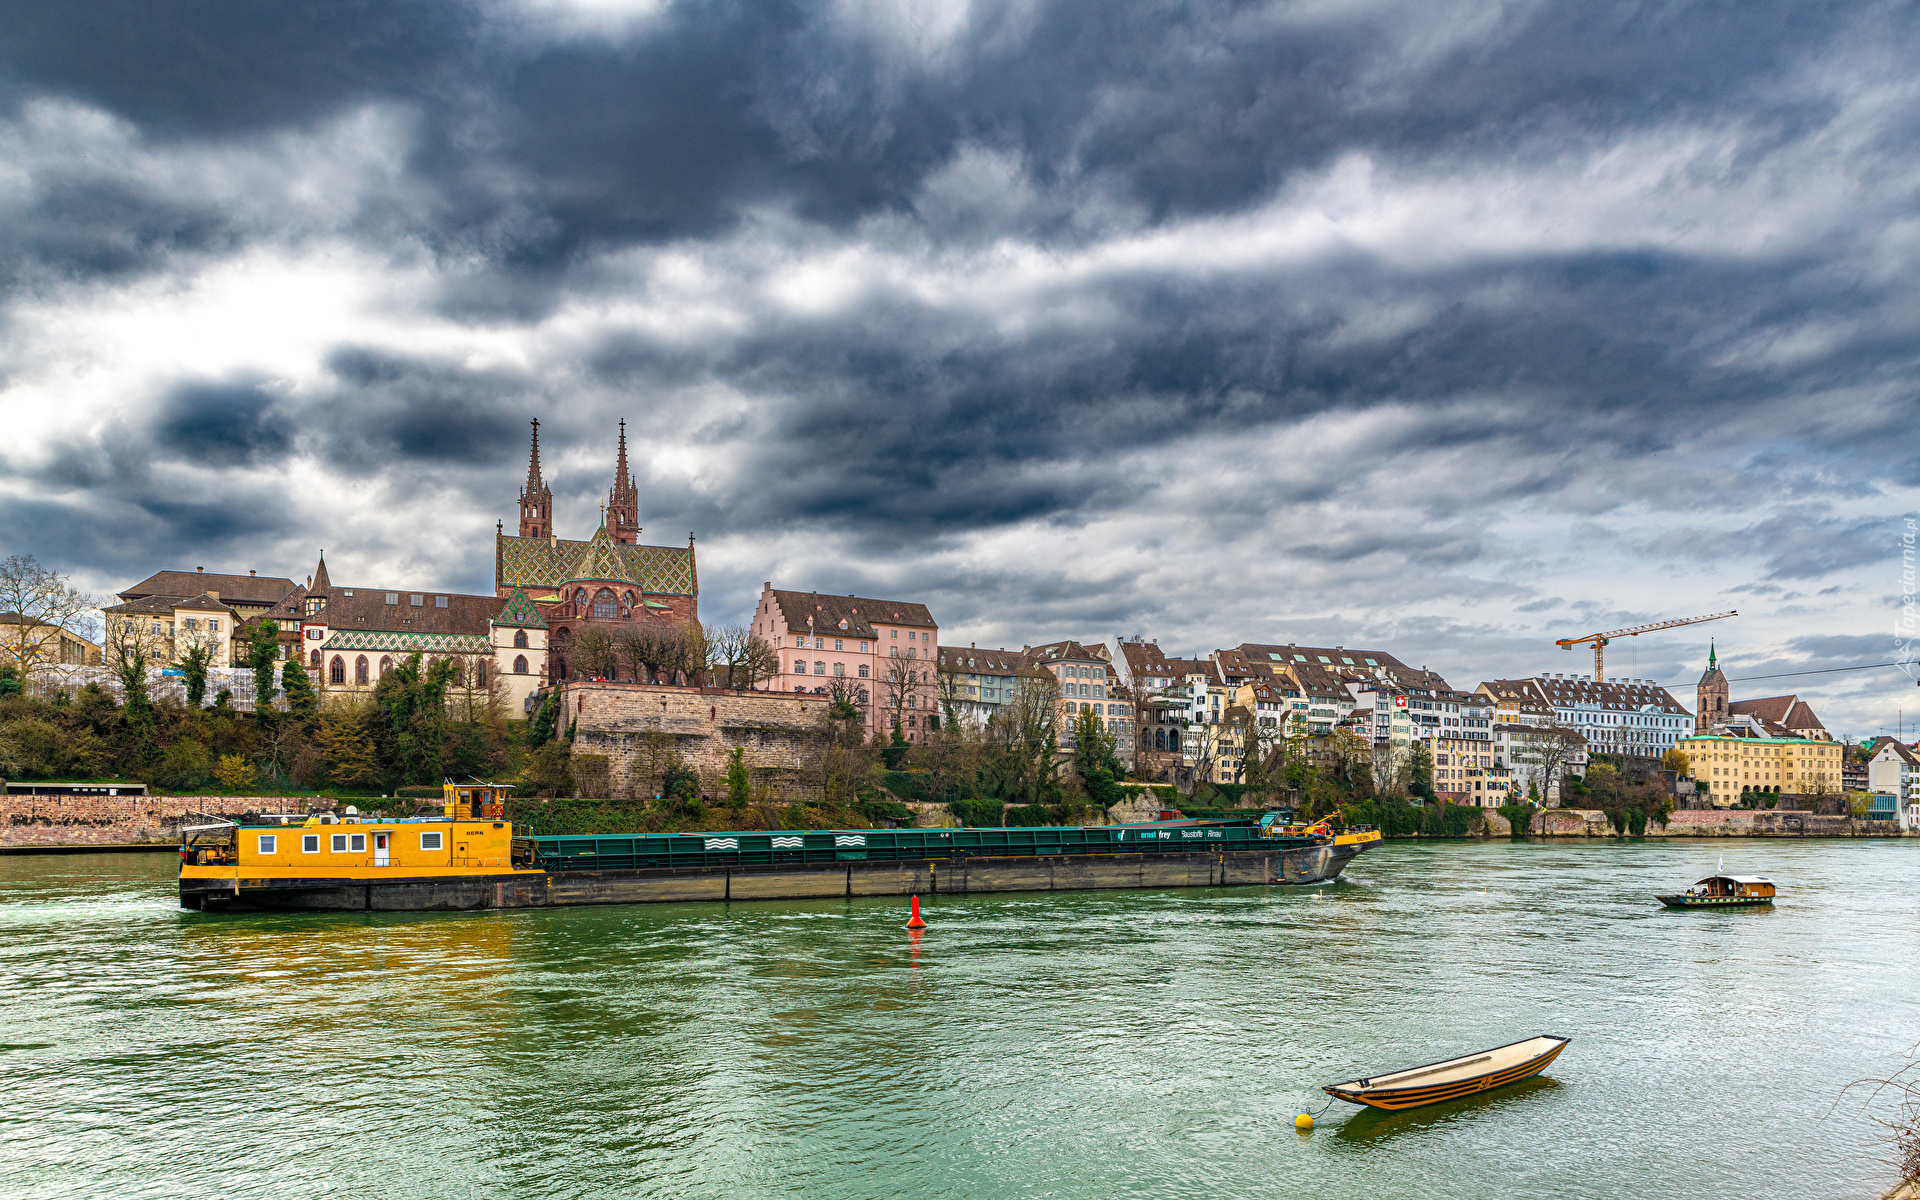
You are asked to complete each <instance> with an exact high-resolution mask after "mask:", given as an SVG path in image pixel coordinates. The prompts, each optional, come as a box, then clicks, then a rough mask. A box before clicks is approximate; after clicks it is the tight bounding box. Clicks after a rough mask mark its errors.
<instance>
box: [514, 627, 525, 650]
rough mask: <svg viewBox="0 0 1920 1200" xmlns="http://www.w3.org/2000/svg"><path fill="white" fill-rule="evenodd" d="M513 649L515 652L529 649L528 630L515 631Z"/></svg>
mask: <svg viewBox="0 0 1920 1200" xmlns="http://www.w3.org/2000/svg"><path fill="white" fill-rule="evenodd" d="M513 648H514V649H515V650H525V649H526V648H527V631H526V630H524V629H516V630H514V631H513Z"/></svg>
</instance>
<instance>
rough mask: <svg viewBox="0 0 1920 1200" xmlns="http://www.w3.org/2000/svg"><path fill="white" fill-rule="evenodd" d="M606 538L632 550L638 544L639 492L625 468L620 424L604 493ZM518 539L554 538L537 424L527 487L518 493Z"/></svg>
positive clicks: (624, 443)
mask: <svg viewBox="0 0 1920 1200" xmlns="http://www.w3.org/2000/svg"><path fill="white" fill-rule="evenodd" d="M603 523H604V524H605V525H606V528H607V536H608V537H609V538H611V539H612V540H614V541H616V542H623V543H625V544H626V545H629V546H634V545H638V544H639V542H640V489H639V488H638V487H637V486H635V484H634V481H633V472H632V470H631V469H630V468H629V467H628V466H627V423H626V422H625V421H624V420H623V421H621V422H620V452H619V457H618V459H617V460H616V461H615V464H614V470H613V488H612V490H610V491H609V492H608V493H607V507H606V512H605V517H604V522H603ZM520 536H521V537H524V538H550V537H552V536H553V490H552V489H551V488H549V487H548V486H547V484H546V481H545V480H544V479H542V478H541V477H540V422H538V421H535V422H534V423H533V451H532V454H531V455H530V456H529V457H528V459H527V485H526V486H525V487H523V488H521V489H520Z"/></svg>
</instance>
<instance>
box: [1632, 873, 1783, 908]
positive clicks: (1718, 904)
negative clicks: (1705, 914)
mask: <svg viewBox="0 0 1920 1200" xmlns="http://www.w3.org/2000/svg"><path fill="white" fill-rule="evenodd" d="M1654 899H1656V900H1658V901H1659V902H1660V903H1662V904H1664V905H1666V906H1667V907H1668V908H1731V907H1735V906H1738V905H1743V904H1772V903H1773V880H1771V879H1768V878H1767V877H1766V876H1765V875H1709V876H1707V877H1706V878H1705V879H1702V880H1701V881H1700V882H1699V883H1696V884H1694V885H1693V886H1692V887H1690V888H1688V889H1687V890H1686V891H1684V892H1680V893H1678V894H1677V895H1672V896H1655V897H1654Z"/></svg>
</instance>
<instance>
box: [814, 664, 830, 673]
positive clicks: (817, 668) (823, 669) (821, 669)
mask: <svg viewBox="0 0 1920 1200" xmlns="http://www.w3.org/2000/svg"><path fill="white" fill-rule="evenodd" d="M813 673H814V674H815V675H825V674H826V673H827V664H826V663H823V662H817V663H814V664H813Z"/></svg>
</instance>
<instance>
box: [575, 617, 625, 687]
mask: <svg viewBox="0 0 1920 1200" xmlns="http://www.w3.org/2000/svg"><path fill="white" fill-rule="evenodd" d="M570 657H571V658H572V659H573V663H574V665H575V666H576V667H577V668H578V669H579V670H580V673H581V674H583V675H585V676H587V677H588V678H590V679H612V678H614V677H615V676H616V675H617V674H618V673H619V670H620V659H619V656H618V655H616V654H615V653H614V649H613V638H612V637H611V636H610V635H609V634H608V633H607V631H606V630H604V629H597V628H594V627H592V626H589V627H588V628H586V629H583V630H581V631H580V636H579V637H577V638H575V639H574V642H573V654H572V655H571V656H570Z"/></svg>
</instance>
